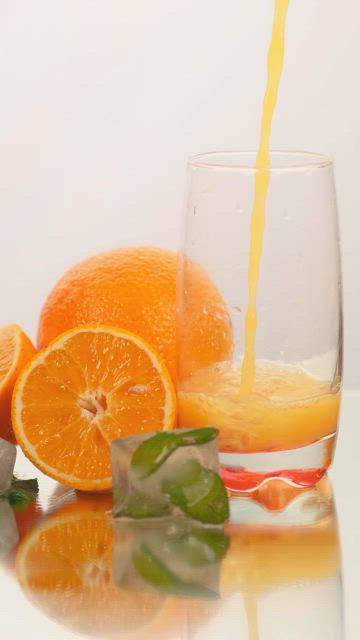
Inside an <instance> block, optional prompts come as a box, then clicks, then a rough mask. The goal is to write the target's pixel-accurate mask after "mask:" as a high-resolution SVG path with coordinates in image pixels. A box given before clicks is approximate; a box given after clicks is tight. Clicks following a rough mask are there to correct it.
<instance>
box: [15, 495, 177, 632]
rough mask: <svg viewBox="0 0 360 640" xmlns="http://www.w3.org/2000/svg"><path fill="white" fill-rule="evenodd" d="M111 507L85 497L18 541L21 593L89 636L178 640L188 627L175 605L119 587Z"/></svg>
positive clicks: (148, 593)
mask: <svg viewBox="0 0 360 640" xmlns="http://www.w3.org/2000/svg"><path fill="white" fill-rule="evenodd" d="M110 509H111V499H109V497H108V499H107V498H106V497H105V496H96V497H94V496H89V497H88V499H85V498H84V497H80V499H76V502H75V503H73V504H70V505H66V506H65V507H62V508H60V509H59V510H57V511H56V512H55V513H50V515H48V516H46V517H45V518H44V519H43V520H42V521H41V522H39V523H38V524H36V525H35V527H34V528H33V529H31V530H30V532H29V533H28V534H27V535H26V536H25V538H24V539H23V540H22V541H21V543H20V545H19V549H18V553H17V557H16V575H17V579H18V581H19V583H20V585H21V587H22V589H23V590H24V592H25V593H26V595H27V596H28V598H29V599H30V600H31V602H32V603H33V604H34V605H35V606H36V607H38V608H39V609H41V611H43V612H44V613H45V614H47V615H48V616H49V617H51V618H52V619H54V620H56V621H58V622H59V624H61V625H62V626H64V627H65V628H66V629H72V630H74V631H75V632H77V633H83V634H86V636H88V635H91V636H95V637H97V638H98V637H101V638H111V639H115V638H116V640H150V639H151V638H156V639H157V640H167V639H168V640H170V638H174V636H175V635H176V637H177V633H179V631H180V630H181V629H182V626H183V611H182V609H181V606H179V605H180V604H181V603H179V601H178V600H176V599H175V598H171V597H169V596H166V595H163V594H162V593H159V592H156V591H139V590H138V589H135V588H134V587H132V586H131V585H127V584H124V585H117V584H116V583H115V582H114V580H113V562H114V560H113V554H114V545H115V538H114V526H113V523H112V520H111V517H110V516H109V515H108V511H109V510H110ZM176 630H177V633H176V634H175V631H176ZM65 636H66V633H65V635H64V637H65Z"/></svg>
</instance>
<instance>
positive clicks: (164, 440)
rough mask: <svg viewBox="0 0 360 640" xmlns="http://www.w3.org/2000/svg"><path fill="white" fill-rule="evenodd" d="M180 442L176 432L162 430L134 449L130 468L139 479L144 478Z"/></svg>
mask: <svg viewBox="0 0 360 640" xmlns="http://www.w3.org/2000/svg"><path fill="white" fill-rule="evenodd" d="M179 443H180V440H179V437H178V436H177V435H176V433H171V432H166V431H163V432H162V433H157V434H156V435H155V436H152V437H151V438H148V440H144V442H142V443H141V444H140V445H139V446H138V447H137V449H135V451H134V453H133V456H132V459H131V468H132V469H133V470H134V471H135V472H136V475H137V477H138V478H139V479H141V480H144V479H145V478H147V477H148V476H150V475H151V474H152V473H154V471H157V469H158V468H159V467H160V466H161V465H162V464H163V462H165V460H166V459H167V458H168V457H169V456H170V455H171V454H172V452H173V451H175V449H177V448H178V446H179Z"/></svg>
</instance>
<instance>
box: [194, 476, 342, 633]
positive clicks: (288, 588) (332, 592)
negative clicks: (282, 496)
mask: <svg viewBox="0 0 360 640" xmlns="http://www.w3.org/2000/svg"><path fill="white" fill-rule="evenodd" d="M309 493H314V491H312V490H311V491H309ZM328 497H329V486H323V487H322V488H321V489H319V496H318V498H319V500H318V503H319V504H320V505H322V506H321V508H320V513H319V518H317V517H316V509H315V508H314V509H313V514H312V515H313V518H312V521H313V523H312V524H310V523H308V524H307V525H305V526H303V525H297V524H294V523H292V522H291V519H290V518H289V516H288V518H287V520H288V521H287V523H286V524H276V519H277V518H280V522H281V512H280V511H278V512H277V513H272V514H271V513H270V512H269V511H267V509H263V523H261V522H260V519H258V522H257V523H254V524H248V525H247V524H230V525H229V526H228V527H227V529H226V532H227V534H228V535H230V538H231V543H230V549H229V552H228V554H227V556H226V557H225V559H224V561H223V563H222V570H221V593H222V599H221V606H220V607H219V606H218V605H217V606H216V611H215V610H214V615H213V616H209V621H208V623H207V624H206V625H205V626H204V625H202V626H201V627H199V626H198V624H197V621H196V620H195V621H194V622H193V620H192V612H191V610H190V611H189V614H188V616H189V620H188V628H189V630H190V631H189V639H191V640H195V639H196V640H205V639H206V640H218V638H219V637H222V636H220V635H219V634H220V630H221V632H222V633H223V634H224V636H223V637H226V638H227V640H233V639H234V640H235V638H236V639H238V638H240V637H241V638H244V640H245V638H246V639H249V640H260V639H261V640H280V639H282V638H284V639H285V638H286V640H289V639H290V638H291V640H304V638H306V640H320V639H324V640H325V639H326V640H342V639H343V625H342V587H341V566H340V552H339V539H338V530H337V523H336V515H335V510H334V503H333V500H332V499H331V502H330V510H329V511H328V513H327V515H326V514H324V510H323V502H324V500H325V502H326V501H327V500H328ZM315 505H316V498H315V497H314V496H313V507H315ZM289 509H291V502H290V503H289V505H288V506H287V507H286V508H285V510H284V513H283V514H282V520H283V521H286V517H285V512H288V511H289Z"/></svg>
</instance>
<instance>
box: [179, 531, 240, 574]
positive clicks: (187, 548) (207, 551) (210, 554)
mask: <svg viewBox="0 0 360 640" xmlns="http://www.w3.org/2000/svg"><path fill="white" fill-rule="evenodd" d="M167 547H168V548H169V549H170V551H171V553H172V554H173V556H174V557H176V558H177V559H178V560H179V561H181V562H183V563H184V564H188V565H189V566H193V567H201V566H204V565H208V564H212V563H214V562H219V561H220V560H222V558H223V557H224V556H225V554H226V552H227V550H228V547H229V538H228V536H226V535H225V534H224V532H223V531H217V530H214V529H213V530H209V529H195V528H194V529H193V530H192V531H190V532H189V533H187V534H186V535H184V536H182V537H181V538H179V539H174V540H168V541H167Z"/></svg>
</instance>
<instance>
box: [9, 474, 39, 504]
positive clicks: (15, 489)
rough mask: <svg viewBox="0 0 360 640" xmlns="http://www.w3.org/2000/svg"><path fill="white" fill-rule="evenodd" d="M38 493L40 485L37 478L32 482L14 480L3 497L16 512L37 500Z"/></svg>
mask: <svg viewBox="0 0 360 640" xmlns="http://www.w3.org/2000/svg"><path fill="white" fill-rule="evenodd" d="M38 493H39V485H38V481H37V480H36V479H35V478H33V479H31V480H18V479H17V478H13V481H12V483H11V487H10V489H8V490H7V491H6V493H4V494H3V496H2V497H3V498H5V499H6V500H7V501H8V502H9V504H10V506H11V507H12V508H13V509H14V510H15V511H20V510H21V509H24V508H25V507H27V506H28V505H29V504H30V503H31V502H33V501H34V500H36V497H37V495H38Z"/></svg>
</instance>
